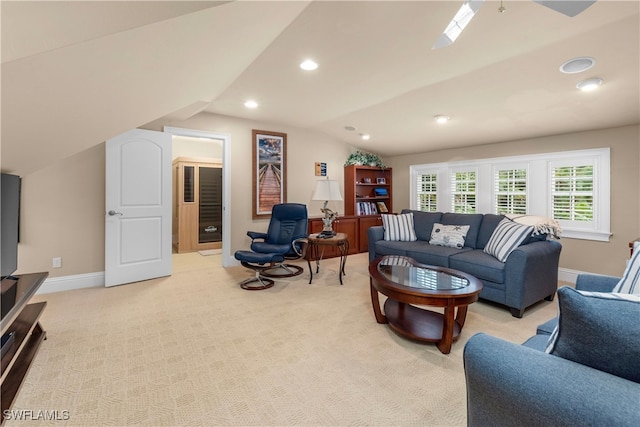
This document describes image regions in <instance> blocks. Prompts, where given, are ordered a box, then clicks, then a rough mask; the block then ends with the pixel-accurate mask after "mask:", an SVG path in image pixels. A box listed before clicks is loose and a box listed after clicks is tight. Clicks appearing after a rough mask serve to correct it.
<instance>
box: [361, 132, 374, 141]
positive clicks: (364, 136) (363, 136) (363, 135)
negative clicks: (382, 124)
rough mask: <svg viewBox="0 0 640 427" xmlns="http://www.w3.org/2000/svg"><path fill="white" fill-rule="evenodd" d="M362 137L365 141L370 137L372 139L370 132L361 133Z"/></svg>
mask: <svg viewBox="0 0 640 427" xmlns="http://www.w3.org/2000/svg"><path fill="white" fill-rule="evenodd" d="M360 138H362V139H363V140H365V141H368V140H369V139H371V135H369V134H368V133H361V134H360Z"/></svg>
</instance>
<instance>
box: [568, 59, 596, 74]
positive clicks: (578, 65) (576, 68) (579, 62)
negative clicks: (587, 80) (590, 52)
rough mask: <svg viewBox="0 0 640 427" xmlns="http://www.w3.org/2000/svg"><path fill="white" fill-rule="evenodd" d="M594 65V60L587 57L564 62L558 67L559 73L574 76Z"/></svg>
mask: <svg viewBox="0 0 640 427" xmlns="http://www.w3.org/2000/svg"><path fill="white" fill-rule="evenodd" d="M594 65H596V60H595V59H593V58H591V57H588V56H581V57H579V58H573V59H570V60H568V61H567V62H565V63H564V64H562V65H561V66H560V72H561V73H565V74H576V73H581V72H583V71H587V70H588V69H589V68H591V67H593V66H594Z"/></svg>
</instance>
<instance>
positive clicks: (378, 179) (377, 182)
mask: <svg viewBox="0 0 640 427" xmlns="http://www.w3.org/2000/svg"><path fill="white" fill-rule="evenodd" d="M386 183H387V179H386V178H376V184H386Z"/></svg>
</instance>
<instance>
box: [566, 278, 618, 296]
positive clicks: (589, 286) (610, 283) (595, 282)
mask: <svg viewBox="0 0 640 427" xmlns="http://www.w3.org/2000/svg"><path fill="white" fill-rule="evenodd" d="M619 281H620V278H619V277H613V276H602V275H599V274H579V275H578V278H577V279H576V289H578V290H580V291H589V292H611V291H612V290H613V288H614V287H615V286H616V285H617V284H618V282H619Z"/></svg>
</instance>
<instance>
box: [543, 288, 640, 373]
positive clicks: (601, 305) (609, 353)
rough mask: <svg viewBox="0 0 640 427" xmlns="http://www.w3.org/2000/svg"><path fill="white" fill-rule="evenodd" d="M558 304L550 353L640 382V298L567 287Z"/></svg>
mask: <svg viewBox="0 0 640 427" xmlns="http://www.w3.org/2000/svg"><path fill="white" fill-rule="evenodd" d="M558 307H559V310H560V314H559V316H558V326H557V328H556V330H555V331H554V333H553V334H552V336H551V337H550V338H549V345H548V346H547V349H546V352H547V353H550V354H552V355H555V356H558V357H562V358H563V359H568V360H572V361H574V362H576V363H580V364H582V365H586V366H590V367H592V368H594V369H598V370H600V371H604V372H608V373H610V374H613V375H616V376H618V377H621V378H625V379H628V380H630V381H635V382H640V323H638V313H639V312H640V297H637V296H635V295H628V294H614V293H608V292H586V291H577V290H575V289H573V288H569V287H567V286H564V287H562V288H560V289H558Z"/></svg>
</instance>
